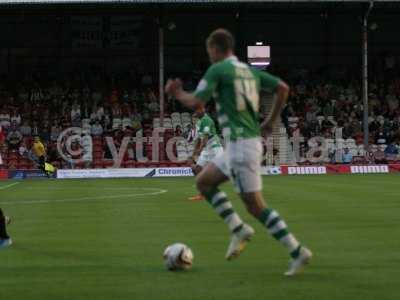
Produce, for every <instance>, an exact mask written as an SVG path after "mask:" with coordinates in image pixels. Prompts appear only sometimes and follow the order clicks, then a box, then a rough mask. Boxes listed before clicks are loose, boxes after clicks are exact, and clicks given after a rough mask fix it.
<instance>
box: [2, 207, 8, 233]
mask: <svg viewBox="0 0 400 300" xmlns="http://www.w3.org/2000/svg"><path fill="white" fill-rule="evenodd" d="M6 226H7V224H6V217H5V216H4V214H3V211H2V210H1V208H0V239H8V238H9V236H8V234H7V228H6Z"/></svg>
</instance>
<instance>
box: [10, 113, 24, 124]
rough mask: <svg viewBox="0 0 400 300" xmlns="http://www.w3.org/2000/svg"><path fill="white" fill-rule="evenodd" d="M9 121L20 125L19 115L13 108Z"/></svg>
mask: <svg viewBox="0 0 400 300" xmlns="http://www.w3.org/2000/svg"><path fill="white" fill-rule="evenodd" d="M10 121H11V123H14V124H16V125H17V126H19V125H21V115H20V114H19V113H18V112H17V110H13V111H12V113H11V116H10Z"/></svg>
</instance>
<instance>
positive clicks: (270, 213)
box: [240, 191, 312, 276]
mask: <svg viewBox="0 0 400 300" xmlns="http://www.w3.org/2000/svg"><path fill="white" fill-rule="evenodd" d="M240 196H241V198H242V199H243V201H244V203H245V204H246V208H247V210H248V212H249V213H250V214H251V215H253V216H254V217H255V218H257V219H258V220H259V221H260V222H261V223H262V224H263V225H264V226H265V227H266V229H267V231H268V232H269V234H270V235H272V236H273V237H274V238H275V239H276V240H277V241H278V242H280V243H281V244H282V245H283V246H284V247H285V248H286V249H287V250H288V252H289V254H290V257H291V262H290V265H289V269H288V271H287V272H286V273H285V275H288V276H291V275H295V274H296V273H298V272H299V271H300V270H301V269H302V267H303V266H304V265H305V264H307V263H308V262H309V261H310V259H311V257H312V253H311V251H310V250H309V249H307V248H305V247H303V246H301V245H300V243H299V241H298V240H297V239H296V237H295V236H294V235H293V234H292V233H291V232H290V231H289V229H288V227H287V225H286V222H285V221H284V220H283V218H282V217H281V216H280V215H279V213H278V212H277V211H276V210H274V209H272V208H268V207H267V206H266V204H265V201H264V198H263V196H262V193H261V192H260V191H257V192H250V193H241V194H240Z"/></svg>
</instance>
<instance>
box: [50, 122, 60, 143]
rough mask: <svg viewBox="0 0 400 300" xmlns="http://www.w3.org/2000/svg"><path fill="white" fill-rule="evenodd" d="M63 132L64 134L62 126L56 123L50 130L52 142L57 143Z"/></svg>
mask: <svg viewBox="0 0 400 300" xmlns="http://www.w3.org/2000/svg"><path fill="white" fill-rule="evenodd" d="M61 132H62V129H61V126H60V125H59V123H58V122H57V121H54V123H53V126H51V130H50V141H52V142H56V141H57V139H58V136H59V135H60V133H61Z"/></svg>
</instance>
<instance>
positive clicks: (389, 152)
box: [384, 142, 399, 160]
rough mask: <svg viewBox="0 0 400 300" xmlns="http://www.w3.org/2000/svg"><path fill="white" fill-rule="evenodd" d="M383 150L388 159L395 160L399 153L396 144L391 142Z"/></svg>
mask: <svg viewBox="0 0 400 300" xmlns="http://www.w3.org/2000/svg"><path fill="white" fill-rule="evenodd" d="M384 152H385V156H386V158H387V159H388V160H396V158H397V156H398V154H399V149H398V148H397V146H396V144H395V143H394V142H392V143H390V144H389V145H388V146H387V147H386V149H385V151H384Z"/></svg>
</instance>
